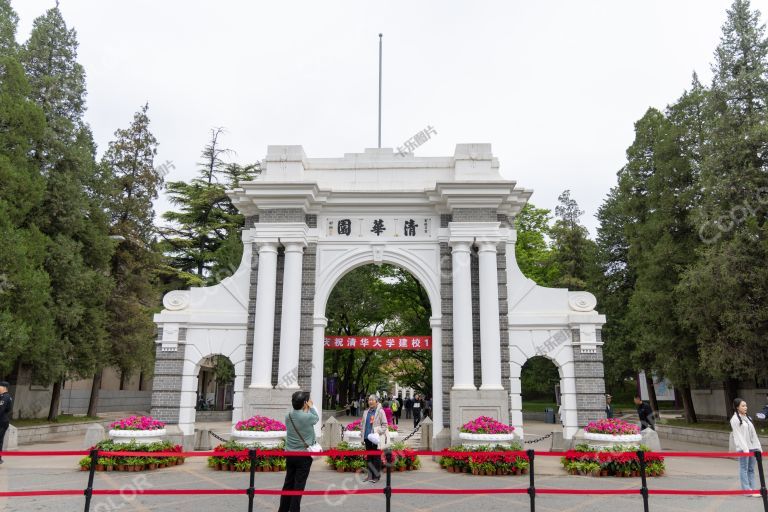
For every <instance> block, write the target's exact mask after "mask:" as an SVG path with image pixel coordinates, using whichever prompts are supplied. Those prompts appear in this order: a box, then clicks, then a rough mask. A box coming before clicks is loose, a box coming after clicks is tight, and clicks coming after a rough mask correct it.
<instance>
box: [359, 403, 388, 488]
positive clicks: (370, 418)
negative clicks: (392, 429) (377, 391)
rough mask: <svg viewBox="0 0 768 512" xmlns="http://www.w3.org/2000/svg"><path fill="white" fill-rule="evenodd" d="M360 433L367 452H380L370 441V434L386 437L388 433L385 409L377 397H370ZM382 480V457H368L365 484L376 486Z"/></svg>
mask: <svg viewBox="0 0 768 512" xmlns="http://www.w3.org/2000/svg"><path fill="white" fill-rule="evenodd" d="M360 431H361V433H362V436H363V441H364V443H365V449H366V450H378V448H379V447H378V445H377V444H376V443H373V442H371V441H370V440H369V439H368V436H369V435H370V434H374V433H375V434H376V435H377V436H381V435H384V434H385V433H386V432H387V417H386V416H385V415H384V409H382V408H381V405H380V404H379V400H378V398H376V395H371V396H369V397H368V409H366V410H365V411H364V412H363V417H362V423H361V424H360ZM379 479H381V455H369V456H368V477H367V478H366V479H365V480H363V482H371V483H373V484H375V483H376V482H378V481H379Z"/></svg>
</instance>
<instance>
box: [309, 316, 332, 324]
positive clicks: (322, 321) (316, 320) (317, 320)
mask: <svg viewBox="0 0 768 512" xmlns="http://www.w3.org/2000/svg"><path fill="white" fill-rule="evenodd" d="M312 325H314V326H315V327H327V326H328V319H327V318H325V317H324V316H316V317H314V318H313V319H312Z"/></svg>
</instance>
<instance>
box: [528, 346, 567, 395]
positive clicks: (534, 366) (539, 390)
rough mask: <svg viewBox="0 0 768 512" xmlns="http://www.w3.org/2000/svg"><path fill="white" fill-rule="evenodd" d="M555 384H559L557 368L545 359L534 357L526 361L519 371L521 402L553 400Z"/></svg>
mask: <svg viewBox="0 0 768 512" xmlns="http://www.w3.org/2000/svg"><path fill="white" fill-rule="evenodd" d="M557 384H560V374H559V372H558V370H557V366H555V363H553V362H552V361H551V360H550V359H547V358H546V357H543V356H535V357H532V358H530V359H528V360H527V361H526V362H525V364H524V365H523V368H522V370H521V371H520V385H521V390H522V392H521V395H522V397H523V400H536V399H540V400H541V399H550V400H554V398H555V386H556V385H557Z"/></svg>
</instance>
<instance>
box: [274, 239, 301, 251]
mask: <svg viewBox="0 0 768 512" xmlns="http://www.w3.org/2000/svg"><path fill="white" fill-rule="evenodd" d="M280 241H281V242H282V244H283V246H284V247H285V252H297V253H303V252H304V248H305V247H306V246H307V242H306V240H290V241H289V240H282V239H281V240H280Z"/></svg>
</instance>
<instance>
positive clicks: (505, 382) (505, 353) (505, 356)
mask: <svg viewBox="0 0 768 512" xmlns="http://www.w3.org/2000/svg"><path fill="white" fill-rule="evenodd" d="M496 268H497V272H498V279H499V338H500V342H501V385H502V386H503V387H504V389H505V390H506V392H507V396H509V393H510V391H511V389H510V382H509V358H510V353H509V350H510V349H509V306H508V305H507V245H506V244H505V243H499V245H497V246H496ZM507 406H508V407H509V411H508V414H509V417H510V418H511V417H512V401H511V398H510V399H508V400H507Z"/></svg>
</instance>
